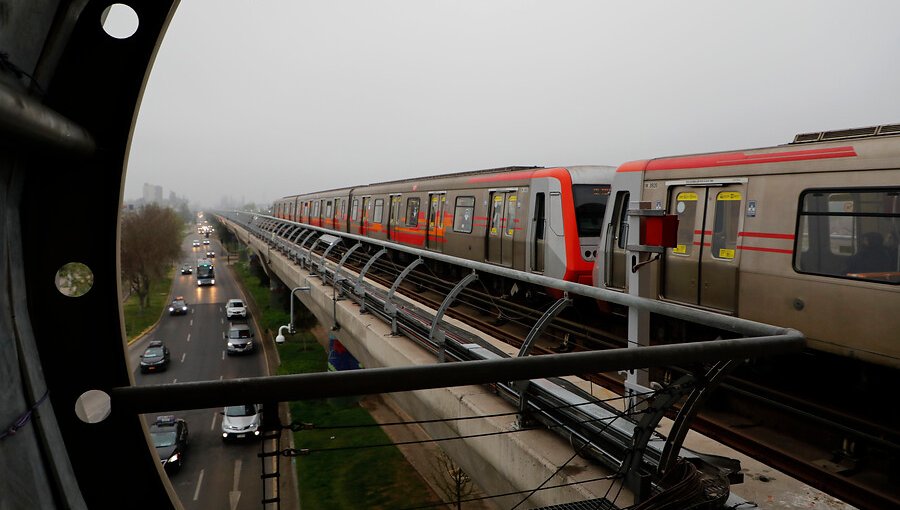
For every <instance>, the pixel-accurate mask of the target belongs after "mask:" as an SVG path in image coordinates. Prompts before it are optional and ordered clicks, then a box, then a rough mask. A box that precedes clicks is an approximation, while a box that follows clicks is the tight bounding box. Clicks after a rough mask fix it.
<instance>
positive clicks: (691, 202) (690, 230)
mask: <svg viewBox="0 0 900 510" xmlns="http://www.w3.org/2000/svg"><path fill="white" fill-rule="evenodd" d="M675 214H677V215H678V234H677V239H676V241H675V247H674V248H672V253H673V254H675V255H685V256H687V255H690V254H691V253H693V251H694V226H695V224H696V221H697V193H696V192H693V191H682V192H681V193H679V194H678V195H676V197H675ZM622 221H623V222H627V221H628V220H627V218H623V219H622ZM626 241H627V239H624V236H623V238H620V241H619V247H620V248H625V246H624V244H623V243H624V242H626Z"/></svg>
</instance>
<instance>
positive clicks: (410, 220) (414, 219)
mask: <svg viewBox="0 0 900 510" xmlns="http://www.w3.org/2000/svg"><path fill="white" fill-rule="evenodd" d="M418 225H419V199H418V198H408V199H406V226H407V227H415V226H418Z"/></svg>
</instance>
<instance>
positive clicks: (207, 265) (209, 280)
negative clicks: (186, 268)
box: [197, 259, 216, 287]
mask: <svg viewBox="0 0 900 510" xmlns="http://www.w3.org/2000/svg"><path fill="white" fill-rule="evenodd" d="M215 284H216V275H215V273H214V272H213V263H212V261H211V260H209V259H198V260H197V286H198V287H199V286H202V285H215Z"/></svg>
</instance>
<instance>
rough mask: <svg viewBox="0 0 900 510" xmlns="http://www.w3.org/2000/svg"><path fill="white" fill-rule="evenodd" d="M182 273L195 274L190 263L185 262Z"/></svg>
mask: <svg viewBox="0 0 900 510" xmlns="http://www.w3.org/2000/svg"><path fill="white" fill-rule="evenodd" d="M181 274H194V268H193V267H192V266H191V265H190V264H183V265H182V266H181Z"/></svg>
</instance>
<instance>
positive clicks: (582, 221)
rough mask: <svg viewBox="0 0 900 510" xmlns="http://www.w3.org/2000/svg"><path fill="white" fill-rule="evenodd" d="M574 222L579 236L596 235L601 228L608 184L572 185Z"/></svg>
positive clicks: (607, 200) (607, 194)
mask: <svg viewBox="0 0 900 510" xmlns="http://www.w3.org/2000/svg"><path fill="white" fill-rule="evenodd" d="M572 198H573V200H574V201H575V223H576V224H577V225H578V236H579V237H598V236H599V235H600V232H601V231H602V230H603V215H604V214H606V204H607V202H609V186H597V185H592V184H576V185H574V186H572Z"/></svg>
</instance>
